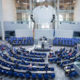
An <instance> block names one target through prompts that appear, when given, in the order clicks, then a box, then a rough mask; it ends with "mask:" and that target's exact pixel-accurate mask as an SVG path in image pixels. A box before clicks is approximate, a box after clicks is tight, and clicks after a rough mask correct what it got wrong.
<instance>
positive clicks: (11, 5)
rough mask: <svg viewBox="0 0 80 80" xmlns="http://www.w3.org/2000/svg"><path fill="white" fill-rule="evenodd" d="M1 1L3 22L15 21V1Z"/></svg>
mask: <svg viewBox="0 0 80 80" xmlns="http://www.w3.org/2000/svg"><path fill="white" fill-rule="evenodd" d="M2 1H3V15H4V16H3V19H4V21H16V3H15V0H2Z"/></svg>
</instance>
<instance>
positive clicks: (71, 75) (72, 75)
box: [69, 71, 78, 78]
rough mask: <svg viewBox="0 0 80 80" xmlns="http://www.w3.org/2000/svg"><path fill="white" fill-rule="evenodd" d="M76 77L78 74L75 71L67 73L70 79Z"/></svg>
mask: <svg viewBox="0 0 80 80" xmlns="http://www.w3.org/2000/svg"><path fill="white" fill-rule="evenodd" d="M77 75H78V73H77V72H76V71H72V72H70V73H69V77H70V78H72V77H76V76H77Z"/></svg>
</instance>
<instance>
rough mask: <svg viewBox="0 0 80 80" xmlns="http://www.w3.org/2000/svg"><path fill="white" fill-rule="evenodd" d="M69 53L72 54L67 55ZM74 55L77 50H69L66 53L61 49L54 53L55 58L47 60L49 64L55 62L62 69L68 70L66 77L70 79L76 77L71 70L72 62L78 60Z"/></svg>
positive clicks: (76, 74) (79, 57) (79, 58)
mask: <svg viewBox="0 0 80 80" xmlns="http://www.w3.org/2000/svg"><path fill="white" fill-rule="evenodd" d="M69 53H72V54H71V55H69ZM76 55H77V49H74V50H71V49H70V50H69V51H68V52H67V50H66V49H65V48H63V49H60V50H58V51H55V57H52V58H49V59H48V60H49V62H50V63H53V62H55V63H56V64H58V65H59V66H60V67H61V68H63V69H64V68H67V69H68V70H70V71H69V72H68V76H69V77H70V78H72V77H75V76H78V73H77V72H76V71H75V69H73V68H74V65H73V64H72V63H73V62H74V61H78V60H80V56H78V57H75V56H76ZM71 69H73V70H71ZM65 72H66V71H65Z"/></svg>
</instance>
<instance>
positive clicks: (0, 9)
mask: <svg viewBox="0 0 80 80" xmlns="http://www.w3.org/2000/svg"><path fill="white" fill-rule="evenodd" d="M0 22H1V24H0V34H1V35H0V36H2V40H5V33H4V21H3V4H2V0H0Z"/></svg>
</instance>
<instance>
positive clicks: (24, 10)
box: [16, 0, 30, 23]
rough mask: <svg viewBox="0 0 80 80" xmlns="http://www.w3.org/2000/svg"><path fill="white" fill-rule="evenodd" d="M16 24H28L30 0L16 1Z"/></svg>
mask: <svg viewBox="0 0 80 80" xmlns="http://www.w3.org/2000/svg"><path fill="white" fill-rule="evenodd" d="M16 10H17V22H20V23H28V22H29V17H30V0H16Z"/></svg>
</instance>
